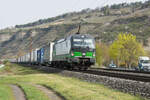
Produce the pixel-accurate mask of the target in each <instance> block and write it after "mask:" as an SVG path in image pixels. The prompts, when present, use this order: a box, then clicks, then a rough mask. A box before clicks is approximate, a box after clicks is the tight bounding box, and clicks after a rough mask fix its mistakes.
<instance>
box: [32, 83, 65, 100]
mask: <svg viewBox="0 0 150 100" xmlns="http://www.w3.org/2000/svg"><path fill="white" fill-rule="evenodd" d="M33 86H35V87H36V88H38V89H39V90H41V91H43V92H44V93H45V94H46V95H47V96H48V97H49V98H50V100H64V99H62V98H61V97H59V96H58V95H57V94H56V93H54V92H53V91H51V90H50V89H47V88H46V87H44V86H41V85H33Z"/></svg>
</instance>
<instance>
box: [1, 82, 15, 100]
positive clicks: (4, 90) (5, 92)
mask: <svg viewBox="0 0 150 100" xmlns="http://www.w3.org/2000/svg"><path fill="white" fill-rule="evenodd" d="M0 100H15V99H14V96H13V91H12V89H11V88H10V86H8V85H4V84H0Z"/></svg>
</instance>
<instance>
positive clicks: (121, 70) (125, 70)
mask: <svg viewBox="0 0 150 100" xmlns="http://www.w3.org/2000/svg"><path fill="white" fill-rule="evenodd" d="M90 69H94V70H107V71H120V72H132V73H143V74H150V72H148V71H139V70H133V69H132V70H131V69H114V68H90Z"/></svg>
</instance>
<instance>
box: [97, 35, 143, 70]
mask: <svg viewBox="0 0 150 100" xmlns="http://www.w3.org/2000/svg"><path fill="white" fill-rule="evenodd" d="M144 55H146V53H145V51H144V48H143V47H142V44H141V43H140V42H138V41H137V39H136V36H134V35H133V34H131V33H120V34H119V35H118V37H117V39H116V40H114V42H113V43H112V44H110V45H106V44H105V43H99V42H97V43H96V61H97V64H98V65H100V66H102V65H104V66H108V65H109V64H110V62H112V61H113V63H114V64H116V65H117V66H124V67H129V68H130V67H133V66H134V67H135V66H137V62H138V57H139V56H144Z"/></svg>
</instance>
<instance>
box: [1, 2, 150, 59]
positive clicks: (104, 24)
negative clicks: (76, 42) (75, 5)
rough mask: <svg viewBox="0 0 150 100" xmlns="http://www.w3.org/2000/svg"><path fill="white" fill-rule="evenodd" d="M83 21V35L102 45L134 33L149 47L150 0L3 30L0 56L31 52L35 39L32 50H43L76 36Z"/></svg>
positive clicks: (88, 10) (82, 12)
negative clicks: (119, 36)
mask: <svg viewBox="0 0 150 100" xmlns="http://www.w3.org/2000/svg"><path fill="white" fill-rule="evenodd" d="M81 20H82V27H81V33H82V34H91V35H93V36H94V37H95V38H96V39H98V40H100V41H102V42H106V43H111V42H112V41H113V40H114V39H115V37H116V36H117V34H118V33H120V32H131V33H133V34H134V35H136V36H137V38H138V40H139V41H140V42H141V43H143V44H144V45H145V46H148V45H149V42H150V41H149V40H150V1H147V2H145V3H141V2H136V3H132V4H126V3H123V4H118V5H112V6H110V7H109V6H105V7H103V8H96V9H94V10H91V9H84V10H82V11H81V12H72V13H66V14H63V15H60V16H57V17H54V18H48V19H41V20H38V21H36V22H32V23H28V24H24V25H16V26H15V27H13V28H7V29H3V30H0V57H1V58H11V57H14V56H15V55H23V54H24V53H26V52H28V51H29V47H30V46H29V44H30V41H31V37H32V40H33V46H32V48H39V47H41V46H43V45H44V44H46V43H48V42H49V41H52V40H55V39H56V38H60V37H64V36H66V35H68V34H74V33H76V32H77V29H78V25H79V23H80V22H81Z"/></svg>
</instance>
